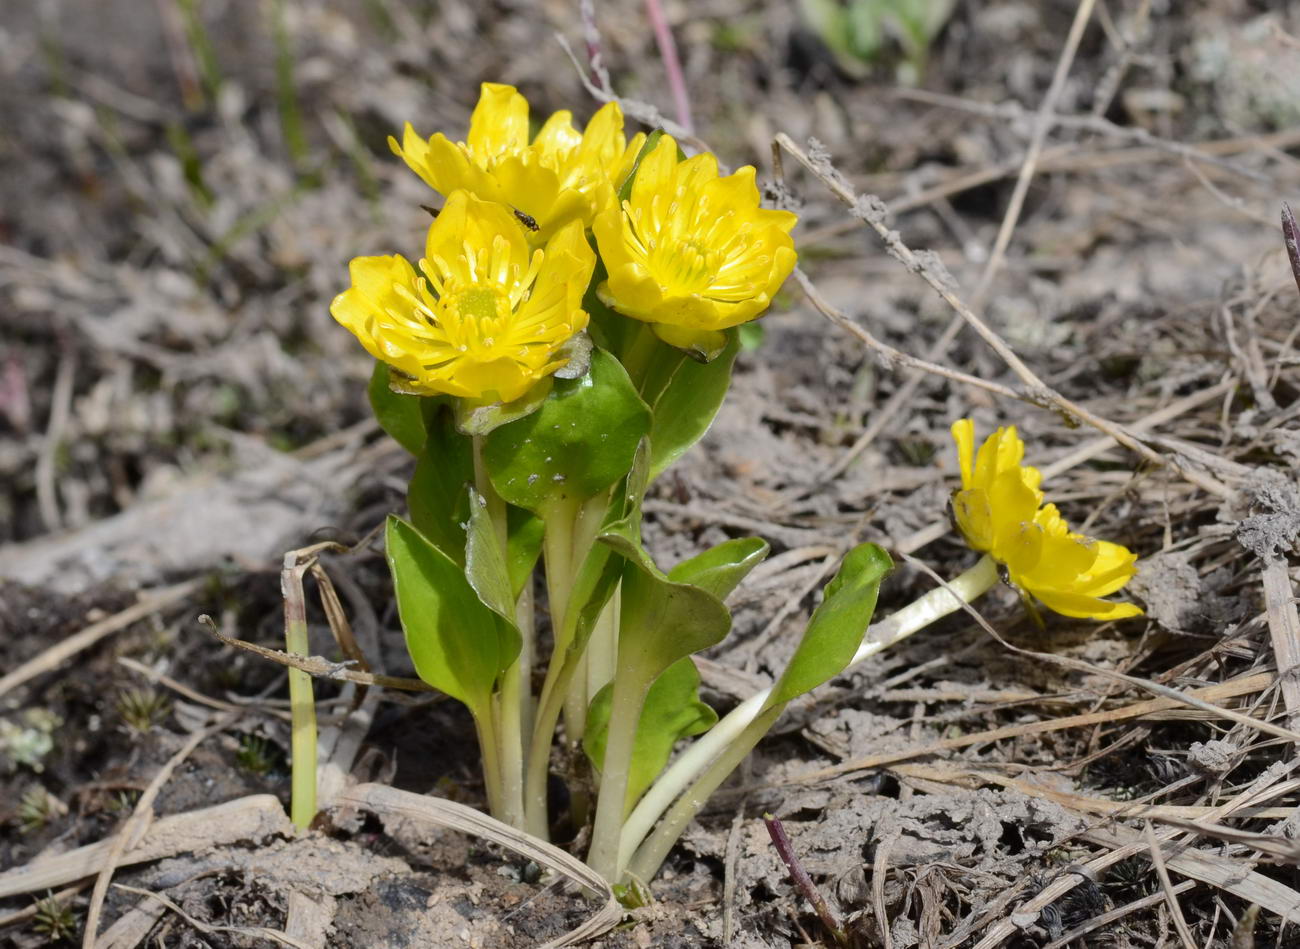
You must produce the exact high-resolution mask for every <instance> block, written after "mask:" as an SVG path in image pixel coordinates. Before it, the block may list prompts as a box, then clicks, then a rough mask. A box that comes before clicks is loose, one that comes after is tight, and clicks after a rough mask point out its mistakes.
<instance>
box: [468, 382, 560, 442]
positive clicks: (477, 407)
mask: <svg viewBox="0 0 1300 949" xmlns="http://www.w3.org/2000/svg"><path fill="white" fill-rule="evenodd" d="M553 383H554V380H553V378H552V377H551V376H547V377H546V378H545V379H543V380H542V381H541V382H539V383H538V384H537V385H535V386H533V387H532V388H531V389H529V390H528V391H527V392H525V393H524V394H523V395H521V396H520V397H519V398H517V399H515V401H513V402H492V403H489V404H482V403H477V402H471V401H470V400H469V399H457V400H456V402H455V407H456V408H455V411H456V428H457V429H458V430H459V431H461V432H463V433H464V434H466V435H486V434H487V433H488V432H491V431H493V430H494V429H498V428H500V427H501V426H502V425H507V424H509V423H510V422H513V421H514V420H515V419H521V418H523V417H524V416H525V415H531V414H532V413H533V412H536V411H537V410H538V409H539V408H540V407H541V405H542V402H543V401H544V400H545V399H546V397H547V396H548V395H550V393H551V386H552V384H553Z"/></svg>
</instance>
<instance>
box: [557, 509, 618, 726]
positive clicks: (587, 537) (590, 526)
mask: <svg viewBox="0 0 1300 949" xmlns="http://www.w3.org/2000/svg"><path fill="white" fill-rule="evenodd" d="M608 509H609V493H608V492H604V493H601V494H598V495H597V496H596V497H594V498H590V499H589V500H587V501H586V502H585V503H583V504H582V505H580V506H579V507H578V509H577V512H576V514H575V515H574V518H573V532H572V534H571V535H570V539H569V544H570V556H571V557H572V558H573V559H572V563H571V565H570V571H571V572H570V575H569V582H570V586H569V588H568V589H567V590H566V594H567V592H570V591H571V589H572V581H573V578H574V575H576V573H577V570H578V568H579V566H580V565H581V564H582V561H583V559H584V558H585V557H586V555H587V551H588V550H589V549H590V548H591V545H592V544H594V543H595V542H596V535H597V534H598V533H599V532H600V524H601V522H602V521H603V520H604V519H605V512H606V511H607V510H608ZM548 529H549V525H548ZM547 569H548V570H549V569H550V562H549V561H548V562H547ZM552 610H554V606H552ZM552 616H554V612H552ZM564 618H565V619H566V620H567V619H568V616H567V612H566V616H565V617H564ZM573 625H574V624H573V623H569V624H568V626H567V627H566V630H567V631H571V630H572V627H573ZM612 635H614V636H617V635H618V633H617V630H615V631H614V632H613V634H612ZM566 645H567V644H566ZM590 648H591V644H590V641H588V644H587V649H585V650H583V653H582V655H581V656H580V657H579V658H578V667H577V669H576V670H575V671H574V675H573V678H572V679H570V680H569V688H568V693H567V694H566V695H565V698H564V734H565V737H567V738H568V740H569V744H570V745H571V746H573V747H576V746H577V745H578V743H579V742H581V741H582V736H583V735H584V734H586V731H587V709H588V707H589V706H590V705H591V699H592V697H593V696H594V695H595V694H596V693H595V692H592V691H590V690H589V688H588V683H589V682H590V681H591V676H590V674H589V673H588V668H589V663H590V659H589V650H590Z"/></svg>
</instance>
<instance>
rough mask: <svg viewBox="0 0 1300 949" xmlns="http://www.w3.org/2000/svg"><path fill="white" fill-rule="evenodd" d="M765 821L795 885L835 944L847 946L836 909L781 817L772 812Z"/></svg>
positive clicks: (766, 816)
mask: <svg viewBox="0 0 1300 949" xmlns="http://www.w3.org/2000/svg"><path fill="white" fill-rule="evenodd" d="M763 823H764V824H766V825H767V832H768V835H769V836H771V838H772V843H773V844H775V845H776V852H777V853H778V854H779V855H780V857H781V862H782V863H784V864H785V868H786V869H787V870H789V871H790V879H791V881H793V883H794V885H795V887H796V888H797V889H798V890H799V892H801V893H802V894H803V895H804V897H805V898H806V899H807V900H808V902H809V903H811V904H812V908H813V911H814V912H816V913H817V916H818V918H819V919H821V921H822V925H823V926H825V927H826V929H827V931H829V932H830V934H831V936H832V937H833V938H834V939H835V944H836V945H838V946H847V945H848V944H849V943H848V938H847V937H846V936H845V933H844V927H842V926H841V925H840V921H839V920H838V919H836V918H835V913H834V911H833V910H831V908H830V906H829V905H828V904H827V902H826V899H825V897H823V896H822V894H821V891H820V890H818V889H817V886H816V884H814V883H813V881H812V877H810V876H808V871H807V870H805V869H804V868H803V864H802V863H800V862H799V857H798V856H797V855H796V854H795V852H794V847H792V846H791V845H790V838H789V837H788V836H787V835H786V832H785V827H784V825H782V823H781V819H780V818H778V817H774V816H773V815H771V814H764V815H763Z"/></svg>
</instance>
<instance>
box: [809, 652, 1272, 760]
mask: <svg viewBox="0 0 1300 949" xmlns="http://www.w3.org/2000/svg"><path fill="white" fill-rule="evenodd" d="M1273 682H1274V678H1273V676H1272V675H1270V674H1268V673H1257V674H1255V675H1250V676H1244V677H1242V678H1240V679H1232V680H1229V681H1228V682H1224V683H1222V684H1220V685H1212V686H1207V687H1206V688H1203V689H1196V690H1194V691H1193V692H1192V693H1190V695H1186V696H1180V697H1179V698H1173V697H1167V698H1158V699H1148V700H1147V701H1145V702H1135V703H1134V704H1132V705H1126V706H1124V707H1123V708H1117V709H1112V710H1110V711H1106V712H1088V713H1086V714H1083V715H1069V716H1066V717H1065V718H1055V719H1049V720H1047V721H1042V722H1029V723H1026V724H1023V725H1009V726H1006V727H1004V728H993V729H989V730H988V731H984V732H977V733H975V734H973V735H962V736H960V737H957V738H946V739H944V740H942V741H935V742H930V743H928V744H925V745H918V746H916V747H914V748H906V749H902V750H900V751H891V752H885V753H882V754H878V755H869V756H867V757H865V758H855V759H854V760H852V761H846V762H844V763H843V764H838V765H834V766H832V767H829V768H821V769H818V770H817V771H813V772H810V773H808V774H803V775H799V776H798V777H797V778H795V779H794V781H797V782H798V783H801V784H802V783H807V782H812V781H823V780H825V779H827V778H833V777H835V776H837V775H841V774H845V773H847V772H850V771H865V770H867V769H869V768H878V767H880V766H882V765H886V764H893V763H894V762H896V761H905V760H907V759H908V758H920V757H923V756H925V755H933V754H938V753H940V752H944V751H952V750H953V749H956V748H965V747H967V746H968V745H976V744H982V743H984V742H989V741H999V740H1001V739H1004V738H1017V737H1020V736H1023V735H1035V734H1040V733H1042V732H1053V731H1060V730H1062V729H1066V728H1080V727H1086V726H1090V725H1101V724H1105V723H1107V722H1116V721H1122V720H1123V719H1129V718H1141V717H1142V716H1144V715H1149V714H1151V713H1153V712H1162V711H1166V710H1168V709H1172V708H1177V707H1178V706H1179V705H1181V704H1190V703H1191V702H1193V701H1199V700H1206V701H1207V702H1208V700H1212V699H1213V700H1217V699H1228V698H1235V697H1237V696H1240V695H1249V694H1252V693H1254V692H1262V691H1263V690H1264V689H1267V688H1268V687H1269V686H1271V685H1272V684H1273ZM1153 684H1154V683H1153ZM1170 691H1173V690H1170ZM1175 694H1177V693H1175ZM1209 707H1210V708H1212V709H1215V710H1217V711H1219V712H1224V711H1226V710H1225V709H1221V708H1219V707H1218V706H1214V705H1211V706H1209ZM1250 721H1251V722H1252V723H1253V724H1255V725H1259V724H1261V723H1259V722H1258V721H1256V720H1255V719H1250Z"/></svg>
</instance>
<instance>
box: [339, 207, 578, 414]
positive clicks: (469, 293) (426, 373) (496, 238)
mask: <svg viewBox="0 0 1300 949" xmlns="http://www.w3.org/2000/svg"><path fill="white" fill-rule="evenodd" d="M595 265H596V257H595V254H594V253H593V252H592V250H591V245H590V244H588V243H587V237H586V234H585V233H584V231H583V228H582V225H581V224H579V223H578V222H577V221H571V222H570V223H569V224H568V225H566V226H565V227H563V228H561V229H560V230H559V232H557V233H556V234H555V236H554V237H552V238H551V239H550V241H549V242H547V244H546V248H545V250H530V249H529V247H528V239H527V238H526V237H525V235H524V229H523V226H522V225H521V224H520V223H519V222H518V221H516V220H515V218H514V216H513V215H512V214H511V213H510V212H509V211H508V210H506V209H505V208H504V207H502V206H501V205H499V204H492V203H490V202H487V201H480V200H479V199H478V198H475V197H474V196H473V195H470V194H468V193H466V192H464V191H456V192H453V193H452V194H451V196H450V197H448V198H447V203H446V205H445V206H444V207H443V209H442V211H441V213H439V215H438V217H437V218H436V219H435V220H434V222H433V224H432V225H431V226H430V227H429V234H428V238H427V241H426V244H425V256H424V259H423V260H421V261H420V265H419V270H418V271H417V270H416V268H415V267H412V266H411V264H410V263H409V262H408V261H407V260H406V259H405V258H403V257H400V256H392V257H357V258H356V259H355V260H353V261H352V263H351V265H350V267H349V269H350V271H351V275H352V288H351V289H349V290H345V291H344V292H343V293H340V294H339V295H338V296H337V297H335V298H334V302H333V303H332V304H331V305H330V313H331V314H332V315H333V316H334V319H336V320H338V321H339V322H340V323H342V324H343V325H344V326H346V327H347V328H348V329H349V330H351V331H352V332H353V333H354V334H356V337H357V339H359V340H360V341H361V345H362V346H364V347H365V348H366V350H367V351H368V352H369V353H370V354H371V355H372V356H374V357H375V358H377V359H381V360H383V361H384V362H386V363H388V365H389V366H391V367H392V368H393V369H396V370H397V372H398V374H400V376H401V377H402V382H403V384H404V388H405V389H406V390H407V391H410V392H414V393H416V394H420V395H439V394H446V395H455V396H461V397H463V398H466V399H472V400H476V401H483V402H513V401H514V400H515V399H517V398H519V397H520V396H522V395H523V394H524V393H525V392H527V391H528V390H529V389H531V388H532V387H533V386H534V385H536V384H537V383H538V382H540V381H541V380H542V379H544V378H546V377H547V376H549V375H550V374H551V373H553V372H555V371H556V370H557V369H560V368H562V367H563V366H564V365H565V364H566V363H567V361H568V360H567V357H566V356H565V354H564V353H563V352H562V350H563V348H564V346H565V344H566V343H567V342H568V341H569V340H570V339H571V338H572V337H573V336H574V335H575V334H577V333H580V332H581V331H582V330H583V329H585V328H586V326H587V313H586V312H585V311H584V310H583V309H582V296H583V294H584V293H585V292H586V289H587V284H588V283H589V282H590V280H591V272H592V270H593V268H594V267H595Z"/></svg>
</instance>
